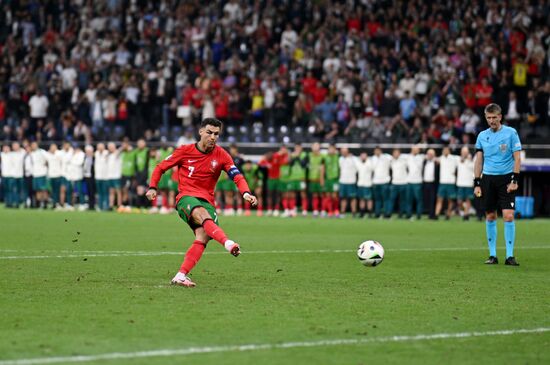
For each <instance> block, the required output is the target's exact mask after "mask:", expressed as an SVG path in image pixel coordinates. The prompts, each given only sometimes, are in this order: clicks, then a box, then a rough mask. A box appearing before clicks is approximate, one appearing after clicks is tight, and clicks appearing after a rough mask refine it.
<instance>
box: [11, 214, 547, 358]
mask: <svg viewBox="0 0 550 365" xmlns="http://www.w3.org/2000/svg"><path fill="white" fill-rule="evenodd" d="M220 220H221V225H222V227H223V228H224V229H225V231H226V232H227V233H228V235H229V237H231V238H233V239H235V240H236V241H237V242H239V243H240V244H241V247H242V251H243V254H242V255H241V256H240V257H238V258H234V257H232V256H230V255H229V254H228V253H226V252H225V251H224V250H223V248H222V247H221V246H220V245H219V244H218V243H215V242H210V244H209V245H208V248H207V251H206V254H205V256H203V259H202V261H201V262H200V263H199V264H198V266H197V267H196V268H195V270H194V271H193V273H192V278H193V280H194V281H195V282H196V283H197V287H196V288H194V289H186V288H181V287H172V286H170V285H169V281H170V279H171V278H172V276H173V275H174V274H175V273H176V271H177V269H178V268H179V266H180V264H181V261H182V257H183V253H184V252H185V250H186V249H187V247H188V246H189V244H190V243H191V242H192V240H193V237H192V234H191V231H190V230H189V229H188V228H187V226H185V225H184V223H183V222H181V221H180V220H179V218H178V217H177V216H176V215H175V214H174V215H169V216H159V215H134V214H132V215H124V214H116V213H103V214H101V213H91V212H86V213H64V212H44V211H32V212H30V211H24V210H18V211H12V210H5V209H0V283H1V284H0V293H1V294H0V308H1V311H0V334H1V335H0V365H7V364H42V363H52V364H56V363H77V361H84V363H90V364H148V365H149V364H175V363H178V364H181V363H185V364H262V365H268V364H373V363H384V364H403V363H407V364H426V363H429V364H442V363H445V364H480V363H483V364H519V363H521V364H542V363H546V364H548V363H550V332H549V331H550V229H549V226H550V222H549V221H548V220H532V221H518V222H517V244H516V257H517V258H518V261H519V262H520V264H521V266H520V267H508V266H504V265H503V262H504V258H505V257H504V244H503V226H502V221H499V250H498V255H499V259H500V261H501V264H500V265H495V266H487V265H484V264H483V261H484V260H485V259H486V257H487V256H488V253H487V249H486V244H485V225H484V224H483V223H480V222H477V221H474V222H472V221H471V222H462V221H460V220H459V219H454V220H451V221H449V222H445V221H439V222H431V221H425V220H422V221H416V222H409V221H404V220H397V219H396V220H383V221H379V220H352V219H317V220H315V219H313V218H294V219H282V218H256V217H248V218H245V217H221V219H220ZM367 239H376V240H378V241H380V242H381V243H382V245H383V246H384V247H385V249H386V257H385V259H384V262H383V263H382V264H381V265H380V266H378V267H375V268H367V267H364V266H362V265H361V264H360V263H359V260H358V259H357V257H356V253H355V250H356V247H357V246H358V244H359V243H360V242H362V241H364V240H367ZM532 330H533V331H532ZM502 331H510V332H502ZM394 336H405V337H394ZM236 346H244V347H236ZM161 350H166V351H164V352H162V351H161ZM149 351H150V352H149ZM113 354H119V355H113ZM81 355H82V356H89V357H78V356H81ZM52 357H56V358H58V359H57V360H55V361H53V360H52V359H51V358H52ZM30 359H34V360H32V361H31V360H30ZM15 360H20V361H15ZM23 360H24V361H23ZM78 363H82V362H78Z"/></svg>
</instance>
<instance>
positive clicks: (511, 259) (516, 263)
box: [504, 256, 519, 266]
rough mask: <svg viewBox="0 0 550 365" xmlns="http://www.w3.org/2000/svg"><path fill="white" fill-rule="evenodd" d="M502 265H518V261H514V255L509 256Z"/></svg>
mask: <svg viewBox="0 0 550 365" xmlns="http://www.w3.org/2000/svg"><path fill="white" fill-rule="evenodd" d="M504 265H510V266H519V264H518V262H517V261H516V258H515V257H514V256H510V257H508V258H507V259H506V261H504Z"/></svg>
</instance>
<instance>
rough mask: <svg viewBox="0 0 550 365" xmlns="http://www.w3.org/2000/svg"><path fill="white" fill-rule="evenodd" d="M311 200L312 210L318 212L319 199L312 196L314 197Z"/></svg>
mask: <svg viewBox="0 0 550 365" xmlns="http://www.w3.org/2000/svg"><path fill="white" fill-rule="evenodd" d="M312 200H313V201H312V203H313V210H314V211H317V212H318V211H319V200H320V198H319V197H318V196H314V197H313V198H312Z"/></svg>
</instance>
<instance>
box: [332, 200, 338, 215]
mask: <svg viewBox="0 0 550 365" xmlns="http://www.w3.org/2000/svg"><path fill="white" fill-rule="evenodd" d="M339 204H340V199H338V198H332V209H333V210H334V211H335V212H337V211H339V210H340V206H339Z"/></svg>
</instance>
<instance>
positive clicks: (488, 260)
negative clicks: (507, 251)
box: [485, 256, 498, 265]
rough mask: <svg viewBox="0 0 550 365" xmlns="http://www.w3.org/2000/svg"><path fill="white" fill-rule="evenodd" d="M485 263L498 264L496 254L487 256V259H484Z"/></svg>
mask: <svg viewBox="0 0 550 365" xmlns="http://www.w3.org/2000/svg"><path fill="white" fill-rule="evenodd" d="M485 263H486V264H487V265H496V264H498V259H497V258H496V256H489V258H488V259H487V261H485Z"/></svg>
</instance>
